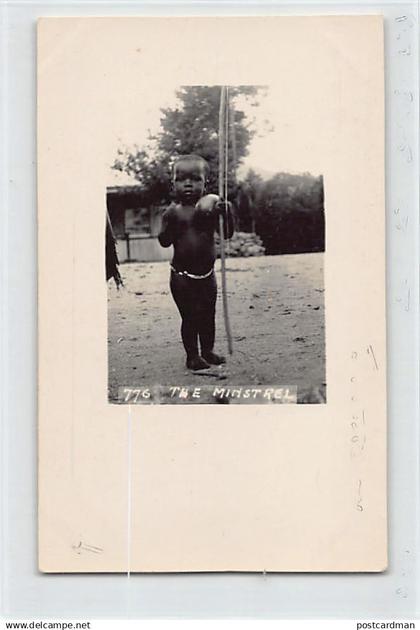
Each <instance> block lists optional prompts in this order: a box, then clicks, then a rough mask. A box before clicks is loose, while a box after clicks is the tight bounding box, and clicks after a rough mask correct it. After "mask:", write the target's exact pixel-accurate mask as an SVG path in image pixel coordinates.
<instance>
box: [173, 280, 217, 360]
mask: <svg viewBox="0 0 420 630" xmlns="http://www.w3.org/2000/svg"><path fill="white" fill-rule="evenodd" d="M191 282H194V280H191V279H189V278H186V277H185V276H180V275H179V274H177V273H175V272H171V281H170V288H171V293H172V296H173V298H174V300H175V303H176V305H177V307H178V310H179V313H180V315H181V319H182V323H181V338H182V343H183V344H184V348H185V352H186V353H187V367H189V368H190V369H193V370H200V369H204V368H207V367H208V363H206V362H205V361H203V359H201V357H200V356H199V354H198V323H197V299H196V296H195V295H194V285H191Z"/></svg>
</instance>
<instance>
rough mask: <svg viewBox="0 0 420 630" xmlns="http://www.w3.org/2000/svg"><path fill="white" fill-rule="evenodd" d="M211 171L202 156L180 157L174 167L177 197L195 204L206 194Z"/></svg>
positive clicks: (173, 181)
mask: <svg viewBox="0 0 420 630" xmlns="http://www.w3.org/2000/svg"><path fill="white" fill-rule="evenodd" d="M209 170H210V169H209V165H208V163H207V162H206V160H205V159H204V158H202V157H201V156H200V155H194V154H191V155H180V156H179V157H178V158H176V160H175V162H174V165H173V167H172V185H173V188H174V191H175V195H176V196H177V197H178V198H179V199H181V200H182V201H184V202H186V203H188V202H189V203H195V202H196V201H197V200H198V199H200V197H202V196H203V194H204V191H205V189H206V183H207V178H208V175H209Z"/></svg>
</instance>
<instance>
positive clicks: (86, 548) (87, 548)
mask: <svg viewBox="0 0 420 630" xmlns="http://www.w3.org/2000/svg"><path fill="white" fill-rule="evenodd" d="M72 549H73V550H74V551H75V552H76V553H77V554H78V555H79V556H80V555H81V553H82V551H90V552H91V553H102V552H103V549H102V547H96V546H95V545H88V544H87V543H83V542H82V541H81V540H80V541H79V543H78V544H77V545H72Z"/></svg>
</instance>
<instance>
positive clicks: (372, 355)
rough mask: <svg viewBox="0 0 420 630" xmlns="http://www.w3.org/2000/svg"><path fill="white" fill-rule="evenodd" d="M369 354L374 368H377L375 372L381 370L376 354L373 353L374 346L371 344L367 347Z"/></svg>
mask: <svg viewBox="0 0 420 630" xmlns="http://www.w3.org/2000/svg"><path fill="white" fill-rule="evenodd" d="M367 353H368V354H369V355H370V356H371V357H372V360H373V363H374V366H375V370H379V366H378V362H377V360H376V357H375V352H374V351H373V346H372V345H371V344H369V345H368V347H367Z"/></svg>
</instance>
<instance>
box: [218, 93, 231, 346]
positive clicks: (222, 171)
mask: <svg viewBox="0 0 420 630" xmlns="http://www.w3.org/2000/svg"><path fill="white" fill-rule="evenodd" d="M228 108H229V102H228V98H227V87H226V86H222V87H221V91H220V109H219V197H220V198H221V199H224V200H225V212H224V213H223V215H224V216H223V215H222V213H220V214H219V233H220V261H221V271H222V299H223V318H224V322H225V330H226V337H227V344H228V351H229V354H232V352H233V346H232V332H231V329H230V322H229V311H228V300H227V287H226V254H225V221H226V219H227V204H228V202H227V188H228V181H227V180H228V170H227V164H228V161H227V158H228V155H227V154H228V136H227V131H228V129H227V127H228Z"/></svg>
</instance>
